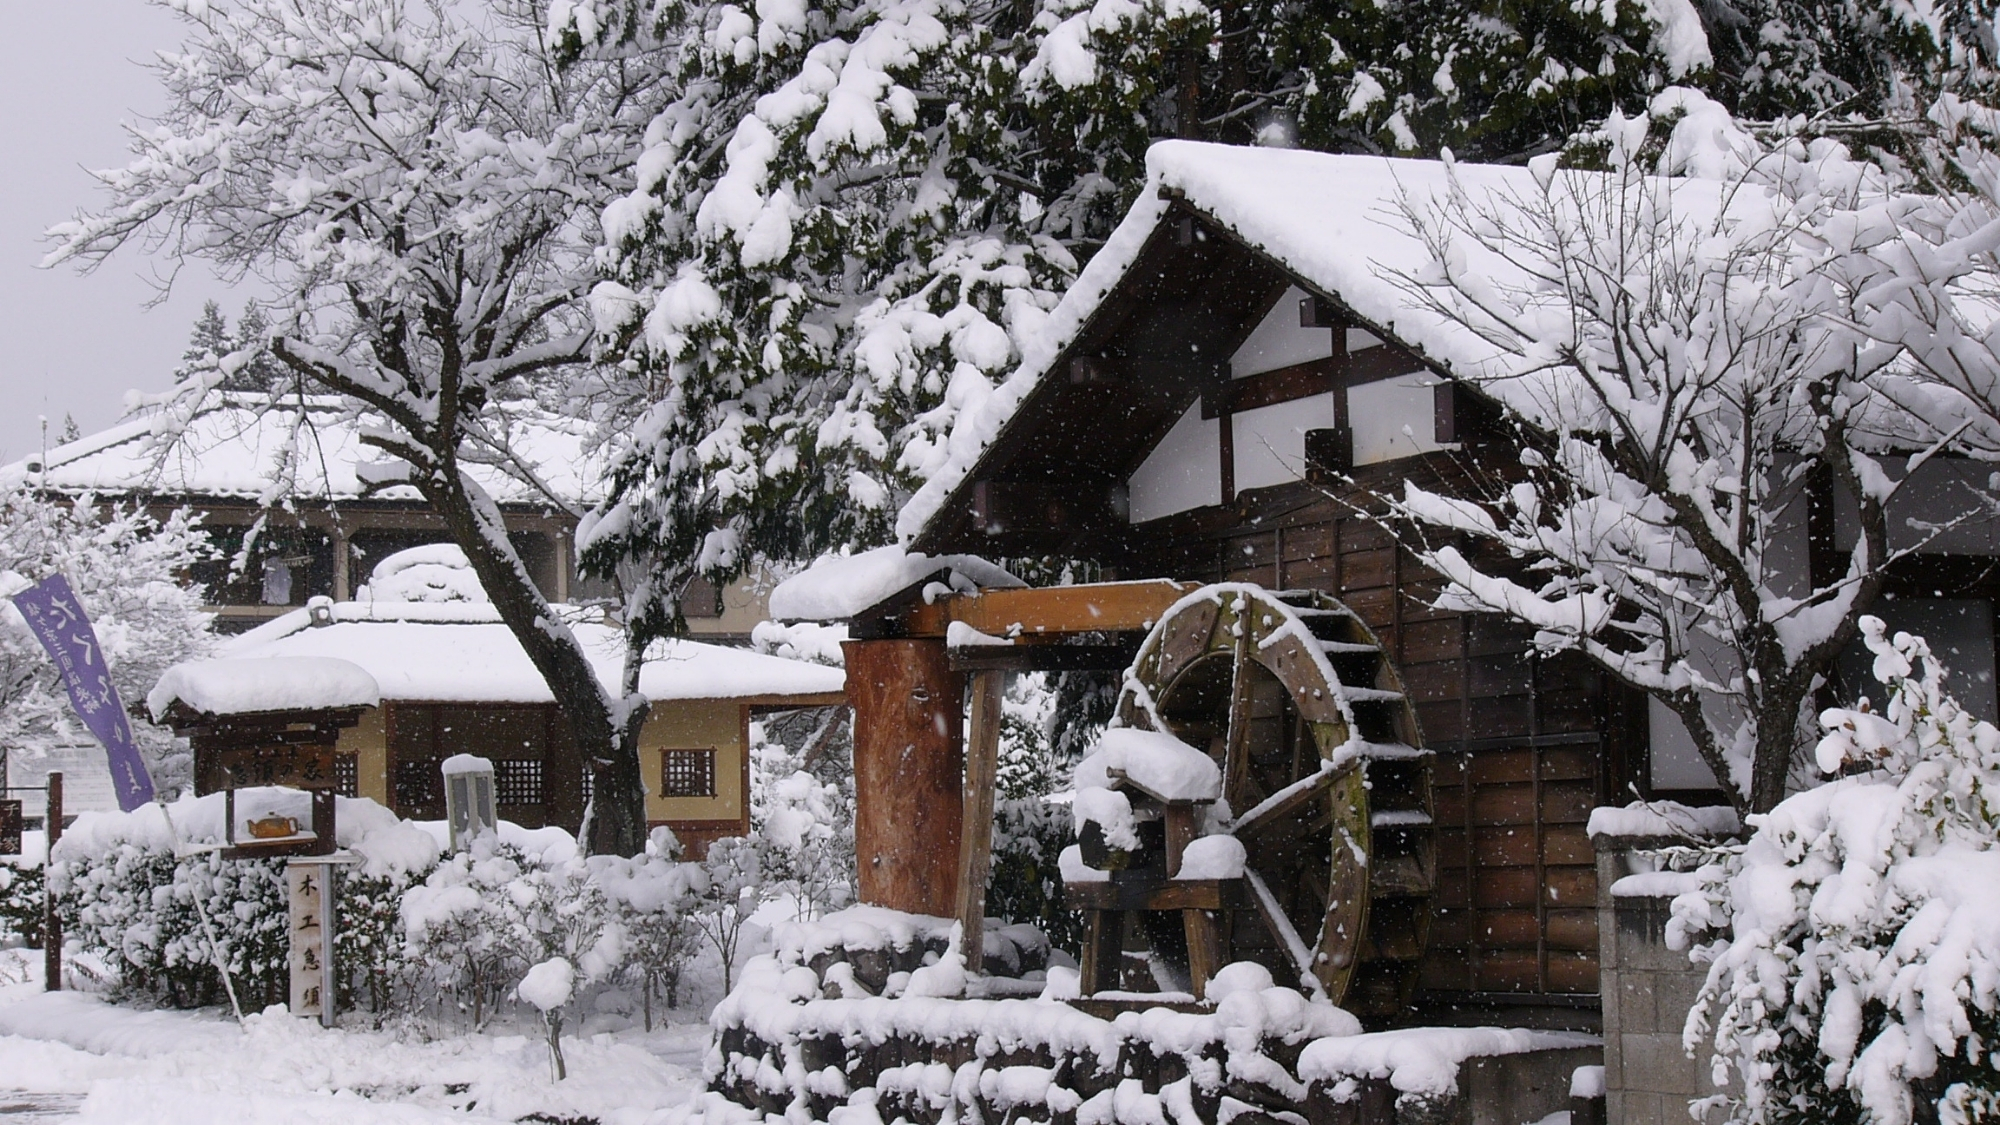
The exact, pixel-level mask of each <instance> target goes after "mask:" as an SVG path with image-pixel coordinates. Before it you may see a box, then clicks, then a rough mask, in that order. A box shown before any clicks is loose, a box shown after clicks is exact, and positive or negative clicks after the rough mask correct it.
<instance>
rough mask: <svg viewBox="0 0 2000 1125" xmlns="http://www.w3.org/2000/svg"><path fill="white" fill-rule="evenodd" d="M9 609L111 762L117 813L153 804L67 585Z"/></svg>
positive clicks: (43, 587)
mask: <svg viewBox="0 0 2000 1125" xmlns="http://www.w3.org/2000/svg"><path fill="white" fill-rule="evenodd" d="M14 608H15V609H18V610H20V611H21V616H22V617H23V618H25V619H27V622H28V628H30V629H32V630H34V632H35V638H36V639H37V640H39V641H41V642H42V647H43V648H45V649H48V650H49V655H50V656H51V657H53V658H55V662H56V668H57V670H59V671H60V672H61V673H62V678H63V686H64V687H66V688H68V689H69V702H70V706H72V707H74V708H76V715H77V718H80V719H82V720H83V725H84V726H87V727H89V728H90V733H92V734H94V735H96V736H97V741H99V742H101V743H103V744H104V751H105V753H107V754H109V755H110V756H111V785H112V788H114V789H116V790H117V792H118V807H119V808H121V809H124V810H125V811H126V812H131V811H132V810H133V809H136V808H138V807H139V806H140V805H143V804H145V803H146V802H148V801H150V800H152V799H153V776H152V775H151V774H149V773H147V772H146V762H145V760H144V759H143V758H141V757H140V756H139V745H138V743H136V742H133V741H132V724H131V722H130V721H129V720H128V719H126V717H125V708H124V706H123V705H122V704H120V703H119V701H118V689H117V688H115V687H113V686H111V669H110V668H109V667H107V666H106V665H105V663H104V653H103V651H102V650H101V649H99V648H98V645H97V631H96V630H95V629H92V628H91V627H90V618H89V616H87V615H86V614H85V613H84V612H83V603H81V602H79V601H77V600H76V593H75V591H73V590H71V589H70V588H69V579H67V578H64V577H63V576H62V575H60V574H52V575H50V576H48V577H47V578H44V579H42V580H41V581H40V582H38V583H36V584H35V585H34V586H31V587H29V588H28V589H26V590H23V591H21V592H20V593H18V594H15V595H14Z"/></svg>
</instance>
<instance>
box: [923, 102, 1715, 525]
mask: <svg viewBox="0 0 2000 1125" xmlns="http://www.w3.org/2000/svg"><path fill="white" fill-rule="evenodd" d="M1448 175H1456V177H1457V178H1458V180H1459V182H1460V183H1461V184H1462V185H1463V186H1464V187H1465V188H1466V190H1467V191H1468V193H1470V194H1472V195H1474V196H1480V195H1483V196H1485V197H1486V198H1489V199H1498V200H1501V201H1504V200H1506V199H1507V198H1508V197H1510V196H1512V195H1515V194H1519V195H1522V196H1524V197H1525V196H1527V195H1529V194H1530V193H1532V192H1533V191H1534V190H1535V189H1536V184H1535V180H1534V174H1533V173H1532V172H1531V171H1530V170H1529V169H1527V168H1526V167H1520V166H1514V165H1497V164H1476V163H1468V162H1465V161H1458V162H1455V163H1453V164H1451V165H1446V164H1445V163H1444V162H1443V161H1441V160H1419V159H1411V158H1399V157H1385V156H1370V155H1361V154H1339V153H1326V152H1315V151H1312V150H1307V149H1277V148H1263V147H1256V146H1242V145H1224V144H1215V143H1212V142H1205V141H1182V140H1169V141H1159V142H1157V143H1155V144H1154V145H1153V146H1152V147H1151V148H1149V149H1148V150H1147V151H1146V185H1145V188H1144V190H1143V191H1142V192H1141V194H1140V196H1139V198H1138V199H1137V200H1136V201H1135V202H1134V203H1133V204H1132V208H1131V210H1130V211H1128V212H1127V213H1126V216H1125V218H1124V220H1123V221H1122V222H1120V223H1119V224H1118V227H1117V229H1116V230H1114V231H1113V232H1112V234H1111V237H1110V238H1109V239H1107V240H1106V241H1105V243H1104V246H1103V247H1102V248H1101V249H1100V250H1099V251H1098V252H1097V254H1096V256H1095V257H1093V258H1091V260H1090V262H1089V264H1088V265H1086V266H1085V267H1084V269H1083V271H1082V272H1081V273H1080V274H1078V275H1077V279H1076V282H1075V283H1074V284H1073V285H1071V286H1070V288H1069V290H1068V292H1066V293H1065V294H1064V295H1063V298H1062V300H1061V301H1059V302H1058V303H1057V304H1056V307H1055V308H1054V309H1053V310H1052V311H1051V312H1050V313H1049V316H1048V318H1047V320H1046V321H1045V322H1044V326H1043V328H1042V330H1041V332H1040V334H1039V335H1038V336H1037V337H1036V338H1035V339H1033V340H1030V341H1028V342H1027V343H1025V344H1024V345H1023V347H1022V351H1023V355H1022V359H1021V363H1020V364H1019V365H1018V366H1017V367H1016V368H1015V369H1014V371H1013V373H1012V374H1010V375H1008V376H1007V377H1006V378H1005V379H1004V380H1002V381H1001V383H1000V385H999V386H997V387H995V388H994V389H993V390H992V391H991V392H990V393H989V394H987V395H986V397H985V398H984V399H983V400H981V401H978V402H977V403H974V404H971V405H969V406H968V407H967V408H966V410H965V412H964V413H963V414H962V415H961V416H960V418H959V420H958V422H957V423H956V424H955V425H954V426H953V428H952V430H951V433H950V434H949V436H948V437H947V440H946V449H947V453H946V456H945V458H944V463H943V464H942V465H940V466H938V467H937V468H936V469H934V470H933V471H932V473H931V474H930V476H929V479H928V480H926V482H925V483H924V485H923V486H922V487H921V488H919V489H918V490H917V492H916V493H915V494H914V495H913V496H911V498H910V500H909V501H908V502H907V503H906V504H905V505H904V506H903V508H902V510H901V511H900V512H899V513H898V514H897V518H896V534H897V537H898V539H899V540H900V541H901V542H903V543H905V544H909V543H914V542H917V541H918V540H919V539H921V538H922V536H923V534H924V532H925V531H926V530H927V529H928V528H929V526H930V524H931V523H932V522H933V521H934V520H935V519H936V518H937V516H938V514H939V513H940V511H941V510H942V509H943V506H944V503H945V501H946V500H947V499H948V498H949V497H950V496H951V495H952V494H953V493H954V492H955V491H956V490H957V489H958V488H959V486H960V485H961V484H962V483H963V482H964V480H965V479H966V477H967V475H968V474H970V472H971V471H972V469H973V468H974V466H975V465H977V463H978V462H979V460H980V458H981V456H983V455H984V453H985V451H986V450H987V449H989V448H990V447H991V446H992V445H993V442H994V440H995V439H996V438H997V437H998V436H999V434H1000V432H1001V430H1002V429H1003V428H1004V427H1005V426H1006V425H1008V424H1009V423H1010V422H1011V421H1012V420H1013V418H1014V416H1015V415H1016V413H1017V412H1018V410H1019V408H1020V406H1021V404H1022V403H1023V402H1025V401H1026V400H1027V398H1028V396H1029V395H1030V394H1032V393H1033V392H1034V390H1035V389H1036V387H1037V386H1039V385H1040V383H1041V381H1042V379H1043V377H1044V376H1045V375H1047V373H1048V371H1049V369H1050V367H1051V366H1052V365H1053V364H1054V362H1055V360H1056V358H1057V357H1058V356H1060V355H1061V354H1062V353H1063V351H1064V350H1065V349H1066V348H1068V347H1069V346H1070V345H1071V344H1072V343H1073V342H1074V341H1075V339H1076V338H1077V337H1078V335H1079V333H1080V332H1081V331H1082V329H1083V327H1084V325H1085V324H1087V323H1088V322H1089V321H1090V319H1091V318H1092V317H1093V316H1094V315H1096V313H1097V312H1098V310H1099V308H1100V307H1101V306H1102V303H1103V301H1104V298H1105V296H1106V295H1107V294H1108V293H1109V292H1110V290H1111V289H1112V288H1113V287H1114V286H1115V285H1116V284H1118V282H1119V281H1121V280H1122V279H1123V277H1124V276H1125V274H1126V272H1127V271H1128V270H1129V269H1130V268H1131V267H1132V265H1133V264H1134V263H1135V262H1136V261H1137V259H1138V255H1139V252H1140V250H1141V249H1142V248H1143V247H1144V246H1145V244H1146V241H1147V239H1148V238H1149V237H1150V236H1151V235H1152V233H1153V231H1154V229H1155V227H1156V226H1157V224H1158V222H1159V220H1160V218H1161V216H1162V215H1164V214H1165V213H1166V211H1167V209H1168V208H1169V207H1170V206H1174V205H1175V204H1176V203H1179V204H1181V205H1184V206H1186V207H1189V208H1192V209H1193V210H1194V211H1196V212H1198V213H1200V214H1201V215H1202V216H1203V217H1204V218H1205V219H1207V220H1209V221H1211V222H1213V223H1214V224H1215V225H1217V226H1219V227H1221V228H1223V229H1225V230H1228V231H1229V232H1231V233H1232V234H1234V235H1235V236H1236V237H1237V238H1239V239H1241V240H1242V241H1243V242H1245V243H1246V244H1248V245H1250V246H1252V247H1254V248H1256V249H1257V250H1258V252H1260V253H1262V254H1264V255H1266V256H1268V257H1269V258H1270V259H1271V260H1272V261H1274V262H1276V263H1277V264H1279V265H1280V266H1282V267H1283V268H1285V269H1286V270H1288V271H1290V272H1291V273H1293V274H1295V275H1297V276H1298V277H1299V278H1300V279H1302V280H1303V281H1304V282H1305V283H1306V284H1307V285H1309V286H1311V287H1313V288H1315V289H1318V290H1320V291H1322V292H1323V293H1325V294H1327V295H1329V296H1337V297H1339V298H1340V299H1341V301H1342V302H1343V303H1345V304H1346V305H1348V306H1349V307H1350V308H1351V309H1352V310H1353V311H1354V313H1355V314H1356V315H1357V316H1358V317H1359V319H1360V320H1361V321H1362V322H1363V324H1364V326H1367V327H1371V328H1372V329H1379V333H1380V334H1382V335H1384V336H1385V338H1388V339H1392V340H1394V341H1395V342H1397V343H1399V344H1402V345H1403V346H1405V347H1408V348H1410V349H1411V350H1412V351H1414V352H1415V353H1416V354H1418V355H1420V356H1422V357H1423V358H1424V359H1425V360H1426V361H1427V362H1429V363H1431V364H1434V365H1436V366H1437V367H1439V368H1440V369H1457V370H1461V371H1477V370H1481V369H1486V368H1489V367H1490V366H1491V365H1493V364H1494V363H1496V362H1500V360H1501V356H1500V353H1499V352H1498V350H1497V349H1496V348H1495V347H1494V346H1493V345H1492V344H1490V343H1488V342H1486V341H1484V340H1483V339H1481V338H1480V337H1479V336H1478V335H1477V334H1476V333H1474V332H1472V331H1471V330H1469V329H1465V328H1463V327H1462V326H1458V325H1454V324H1451V323H1448V322H1446V321H1445V320H1444V319H1443V318H1442V316H1441V315H1440V314H1437V313H1436V312H1434V311H1431V310H1428V309H1426V308H1424V307H1422V306H1421V305H1419V304H1416V303H1414V302H1411V301H1410V300H1409V299H1408V296H1407V294H1405V293H1404V292H1403V291H1402V289H1401V288H1400V287H1399V286H1398V285H1397V284H1396V282H1395V281H1394V279H1393V276H1392V275H1393V274H1394V273H1396V272H1398V271H1404V272H1409V271H1415V270H1418V269H1421V268H1422V267H1424V266H1425V265H1426V264H1428V261H1429V258H1428V255H1427V252H1426V251H1425V250H1424V248H1423V245H1422V243H1421V242H1419V241H1418V240H1417V239H1416V238H1414V237H1413V236H1412V235H1411V234H1409V233H1408V232H1406V231H1403V230H1400V229H1399V228H1398V227H1397V226H1396V225H1395V224H1394V222H1393V221H1387V222H1385V221H1384V220H1385V219H1386V220H1393V219H1394V214H1395V213H1394V211H1393V210H1392V208H1393V207H1394V206H1395V204H1396V201H1397V199H1398V198H1399V197H1400V196H1402V195H1404V194H1405V193H1407V194H1408V195H1410V196H1411V197H1412V199H1413V201H1414V202H1417V203H1419V204H1421V202H1422V200H1423V199H1424V197H1426V196H1429V197H1431V198H1436V197H1437V195H1438V193H1440V192H1441V191H1443V190H1444V189H1445V187H1446V183H1447V180H1446V177H1447V176H1448ZM1561 175H1562V176H1563V177H1564V180H1563V182H1565V183H1569V184H1574V185H1584V184H1587V183H1591V182H1593V178H1594V177H1604V176H1608V175H1609V173H1603V172H1586V171H1572V170H1565V171H1564V172H1563V173H1562V174H1561ZM1672 184H1673V190H1674V193H1675V196H1674V198H1675V199H1676V201H1679V200H1681V199H1686V200H1687V201H1688V204H1689V205H1690V206H1696V204H1697V200H1702V199H1703V197H1708V198H1709V199H1711V200H1712V199H1719V198H1720V192H1721V188H1722V186H1723V185H1721V184H1719V183H1716V182H1713V181H1707V180H1700V179H1682V178H1674V179H1672ZM1166 195H1172V196H1174V197H1175V199H1174V200H1169V199H1166V198H1162V197H1163V196H1166ZM1715 205H1716V204H1713V203H1712V202H1701V203H1699V204H1698V207H1697V209H1700V208H1708V207H1712V206H1715ZM1501 393H1505V392H1504V389H1503V391H1502V392H1501ZM1521 393H1531V392H1528V391H1523V392H1521Z"/></svg>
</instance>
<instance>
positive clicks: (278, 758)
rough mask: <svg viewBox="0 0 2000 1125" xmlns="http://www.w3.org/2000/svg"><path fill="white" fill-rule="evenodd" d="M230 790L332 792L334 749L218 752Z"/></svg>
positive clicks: (270, 748)
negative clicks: (278, 787)
mask: <svg viewBox="0 0 2000 1125" xmlns="http://www.w3.org/2000/svg"><path fill="white" fill-rule="evenodd" d="M216 760H217V761H218V762H219V763H221V765H222V770H223V774H224V776H226V777H227V778H228V779H229V787H230V788H232V789H242V788H245V787H248V786H252V785H283V786H287V787H289V788H292V789H331V788H333V787H334V785H335V783H336V780H337V779H336V778H335V777H334V773H333V747H332V746H285V745H277V746H257V747H248V748H241V749H229V750H222V751H218V752H217V754H216Z"/></svg>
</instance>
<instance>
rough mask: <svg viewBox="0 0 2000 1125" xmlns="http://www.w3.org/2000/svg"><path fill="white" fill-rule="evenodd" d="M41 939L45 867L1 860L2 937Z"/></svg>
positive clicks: (35, 941)
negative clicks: (43, 868)
mask: <svg viewBox="0 0 2000 1125" xmlns="http://www.w3.org/2000/svg"><path fill="white" fill-rule="evenodd" d="M6 938H19V939H20V940H21V942H22V943H23V944H25V945H31V946H39V945H41V942H42V868H41V865H39V864H34V865H29V864H25V863H17V862H9V861H0V939H6Z"/></svg>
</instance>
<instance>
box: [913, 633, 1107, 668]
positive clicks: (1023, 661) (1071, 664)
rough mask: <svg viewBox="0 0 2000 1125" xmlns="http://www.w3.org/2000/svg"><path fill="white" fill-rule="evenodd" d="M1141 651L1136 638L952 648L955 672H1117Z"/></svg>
mask: <svg viewBox="0 0 2000 1125" xmlns="http://www.w3.org/2000/svg"><path fill="white" fill-rule="evenodd" d="M1138 653H1139V645H1138V642H1137V641H1136V640H1135V641H1134V642H1133V643H1131V644H1110V645H1072V644H1012V645H962V646H960V647H958V648H954V649H951V650H950V656H951V670H952V671H954V672H980V671H985V670H987V669H1000V670H1003V671H1008V672H1107V671H1108V672H1115V671H1118V670H1119V669H1122V668H1128V667H1130V666H1131V664H1132V658H1133V657H1134V656H1137V655H1138Z"/></svg>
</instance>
